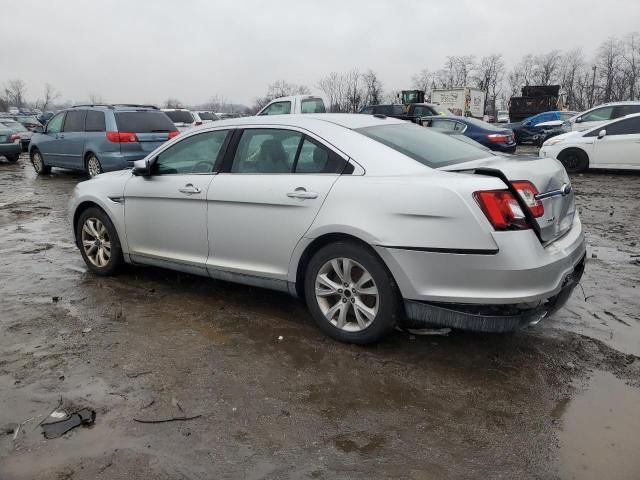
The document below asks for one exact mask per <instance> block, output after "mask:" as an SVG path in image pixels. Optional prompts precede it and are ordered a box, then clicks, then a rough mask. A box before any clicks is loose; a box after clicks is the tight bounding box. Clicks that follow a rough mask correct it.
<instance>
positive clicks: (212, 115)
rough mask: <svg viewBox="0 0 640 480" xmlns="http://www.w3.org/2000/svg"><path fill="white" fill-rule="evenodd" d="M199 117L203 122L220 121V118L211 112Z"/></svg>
mask: <svg viewBox="0 0 640 480" xmlns="http://www.w3.org/2000/svg"><path fill="white" fill-rule="evenodd" d="M198 115H200V119H201V120H218V117H216V116H215V115H214V114H213V113H211V112H199V113H198Z"/></svg>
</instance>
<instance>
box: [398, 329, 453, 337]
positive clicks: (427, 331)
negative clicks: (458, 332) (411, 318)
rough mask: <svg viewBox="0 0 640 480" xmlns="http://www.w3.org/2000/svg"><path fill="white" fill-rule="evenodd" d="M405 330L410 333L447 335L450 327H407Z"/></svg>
mask: <svg viewBox="0 0 640 480" xmlns="http://www.w3.org/2000/svg"><path fill="white" fill-rule="evenodd" d="M406 330H407V332H409V333H410V334H412V335H425V336H426V335H441V336H447V335H449V333H451V329H450V328H407V329H406Z"/></svg>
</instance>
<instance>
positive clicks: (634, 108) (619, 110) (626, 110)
mask: <svg viewBox="0 0 640 480" xmlns="http://www.w3.org/2000/svg"><path fill="white" fill-rule="evenodd" d="M632 113H640V105H619V106H617V107H616V108H615V109H614V111H613V117H611V118H618V117H624V116H625V115H631V114H632Z"/></svg>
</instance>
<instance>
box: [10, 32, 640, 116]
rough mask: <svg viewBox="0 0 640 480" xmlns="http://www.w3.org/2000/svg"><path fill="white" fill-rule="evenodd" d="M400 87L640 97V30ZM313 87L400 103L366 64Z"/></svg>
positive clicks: (176, 103)
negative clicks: (554, 89)
mask: <svg viewBox="0 0 640 480" xmlns="http://www.w3.org/2000/svg"><path fill="white" fill-rule="evenodd" d="M410 78H411V80H410V82H407V85H404V86H402V89H409V88H414V89H419V90H422V91H424V92H425V96H426V98H427V99H429V98H430V96H431V91H432V90H433V89H435V88H451V87H461V86H468V87H474V88H479V89H481V90H483V91H484V92H485V94H486V98H487V101H486V107H485V108H486V111H487V112H489V113H493V112H495V111H496V110H497V109H498V108H506V107H507V105H508V102H509V99H510V98H511V97H512V96H518V95H520V93H521V89H522V87H524V86H527V85H556V84H557V85H560V91H561V93H562V94H563V95H564V98H565V104H566V105H567V108H568V109H569V110H575V111H582V110H586V109H588V108H590V107H592V106H594V105H599V104H601V103H605V102H613V101H621V100H638V99H639V98H640V33H638V32H635V33H630V34H627V35H624V36H622V37H609V38H608V39H606V40H605V41H603V42H602V43H601V44H600V46H599V47H598V48H597V50H596V51H595V52H594V53H593V54H592V55H591V56H587V55H586V54H585V53H584V52H583V50H582V49H581V48H577V49H573V50H567V51H562V50H559V49H555V50H551V51H550V52H546V53H542V54H525V55H523V56H522V57H521V59H520V61H518V62H517V63H516V64H515V65H513V66H511V68H507V66H506V64H505V61H504V58H503V56H502V54H500V53H493V54H490V55H487V56H484V57H480V58H478V57H476V56H475V55H450V56H447V57H446V59H445V61H444V64H443V65H442V66H441V67H440V68H434V67H433V66H427V67H425V68H422V69H421V70H420V71H418V72H417V73H415V74H414V75H412V76H411V77H410ZM314 87H315V88H316V89H317V90H318V91H320V92H322V94H323V95H324V97H325V100H326V101H327V109H328V110H329V111H331V112H357V111H359V110H360V109H361V108H362V107H364V106H366V105H373V104H378V103H397V102H398V93H399V90H395V89H390V90H386V91H385V90H384V88H383V84H382V82H381V80H380V77H379V75H378V73H376V72H375V71H373V70H371V69H367V70H364V71H360V70H358V69H351V70H348V71H345V72H331V73H329V74H327V75H325V76H324V77H322V78H320V80H318V82H317V83H316V84H315V85H314ZM310 93H311V89H310V88H309V87H308V86H306V85H300V84H296V83H291V82H289V81H286V80H277V81H275V82H273V83H271V84H269V85H268V87H267V91H266V92H265V94H264V95H262V96H260V97H257V98H256V99H255V101H254V103H253V105H252V106H251V107H246V106H244V105H240V104H235V103H233V102H230V101H227V99H226V98H225V97H223V96H220V95H214V96H213V97H211V99H210V100H209V101H208V102H204V103H202V104H200V105H197V106H193V105H192V107H196V108H198V109H202V110H213V111H216V112H240V113H255V112H257V111H258V110H260V109H261V108H262V107H263V106H264V105H266V104H267V103H269V102H270V101H271V100H273V99H274V98H278V97H285V96H289V95H298V94H299V95H304V94H310ZM60 98H61V95H60V92H59V91H57V90H56V89H55V88H54V87H53V86H52V85H51V84H48V83H47V84H45V86H44V89H43V91H42V94H41V95H39V96H38V98H37V99H36V100H35V101H33V102H29V101H27V89H26V84H25V83H24V82H23V81H22V80H20V79H12V80H9V81H7V82H6V83H5V84H4V86H3V87H2V88H1V89H0V111H4V110H7V109H8V108H9V107H10V106H16V107H18V108H24V107H31V108H39V109H40V110H43V111H45V110H47V109H53V107H54V106H55V107H57V108H64V107H66V106H69V105H71V102H68V101H67V102H62V103H56V102H58V100H59V99H60ZM89 98H90V102H91V103H103V98H102V96H101V95H98V94H95V93H90V94H89ZM163 106H165V107H169V108H176V107H182V106H184V104H183V103H182V102H181V101H180V100H178V99H176V98H168V99H167V100H166V101H165V102H164V104H163Z"/></svg>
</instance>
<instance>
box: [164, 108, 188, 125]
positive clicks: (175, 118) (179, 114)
mask: <svg viewBox="0 0 640 480" xmlns="http://www.w3.org/2000/svg"><path fill="white" fill-rule="evenodd" d="M164 113H166V114H167V116H168V117H169V118H170V119H171V121H172V122H173V123H193V115H191V112H188V111H186V110H173V111H170V112H164Z"/></svg>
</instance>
